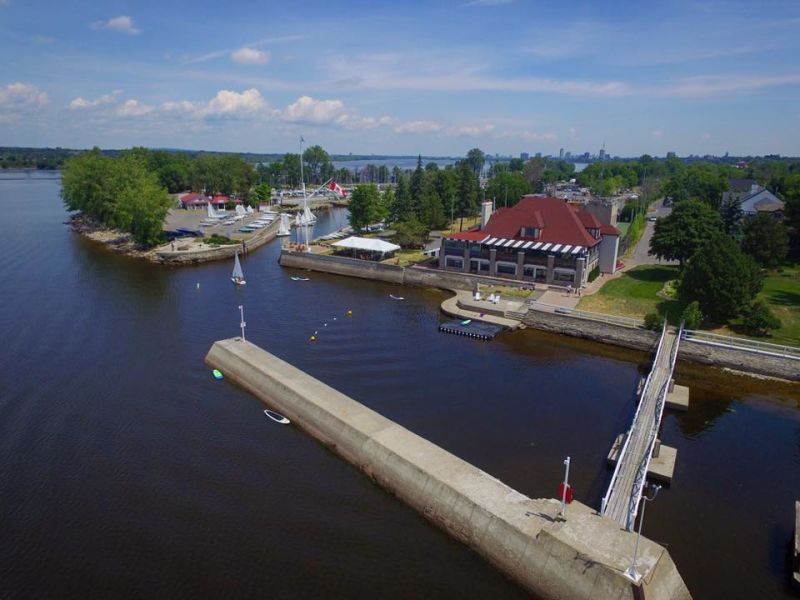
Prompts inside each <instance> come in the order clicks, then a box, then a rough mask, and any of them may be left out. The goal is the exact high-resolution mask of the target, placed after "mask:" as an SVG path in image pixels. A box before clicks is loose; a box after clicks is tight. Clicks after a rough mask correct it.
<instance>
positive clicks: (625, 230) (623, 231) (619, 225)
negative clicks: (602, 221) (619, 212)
mask: <svg viewBox="0 0 800 600" xmlns="http://www.w3.org/2000/svg"><path fill="white" fill-rule="evenodd" d="M615 227H616V228H617V229H619V236H620V238H624V237H625V234H626V233H628V229H630V227H631V224H630V223H617V224H616V225H615Z"/></svg>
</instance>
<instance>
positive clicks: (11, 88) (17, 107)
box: [0, 82, 50, 123]
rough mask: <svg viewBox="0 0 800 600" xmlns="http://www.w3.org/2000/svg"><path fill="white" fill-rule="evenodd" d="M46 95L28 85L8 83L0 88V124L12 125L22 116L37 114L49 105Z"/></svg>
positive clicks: (33, 86)
mask: <svg viewBox="0 0 800 600" xmlns="http://www.w3.org/2000/svg"><path fill="white" fill-rule="evenodd" d="M49 102H50V101H49V99H48V98H47V94H46V93H44V92H43V91H41V90H40V89H39V88H38V87H36V86H35V85H33V84H30V83H21V82H16V83H9V84H8V85H7V86H6V87H0V123H14V122H15V121H17V120H18V119H19V118H20V117H21V116H22V115H26V114H30V113H34V112H37V111H39V110H41V109H42V108H44V107H45V106H47V104H49Z"/></svg>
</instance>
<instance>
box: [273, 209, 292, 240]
mask: <svg viewBox="0 0 800 600" xmlns="http://www.w3.org/2000/svg"><path fill="white" fill-rule="evenodd" d="M291 233H292V231H291V224H290V223H289V215H288V213H281V224H280V226H279V227H278V233H276V234H275V235H277V236H286V235H291Z"/></svg>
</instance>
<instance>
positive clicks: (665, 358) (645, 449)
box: [601, 323, 683, 531]
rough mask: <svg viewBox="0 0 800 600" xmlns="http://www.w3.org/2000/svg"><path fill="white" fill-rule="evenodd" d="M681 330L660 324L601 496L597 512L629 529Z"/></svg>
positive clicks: (654, 441) (655, 443) (653, 446)
mask: <svg viewBox="0 0 800 600" xmlns="http://www.w3.org/2000/svg"><path fill="white" fill-rule="evenodd" d="M682 330H683V325H681V327H680V330H679V331H673V330H671V329H670V328H669V327H667V325H666V323H665V324H664V328H663V330H662V332H661V339H660V340H659V342H658V349H657V350H656V357H655V359H654V360H653V368H652V369H651V370H650V374H649V375H648V376H647V379H646V380H645V383H644V387H643V388H642V390H641V393H640V394H639V405H638V406H637V408H636V413H635V414H634V417H633V423H632V424H631V427H630V429H629V430H628V432H627V434H626V436H625V441H624V443H623V445H622V448H621V449H619V451H618V453H617V456H616V468H615V469H614V475H613V476H612V477H611V483H610V484H609V486H608V491H607V492H606V495H605V496H604V497H603V501H602V507H601V513H602V514H603V515H604V516H606V517H608V518H610V519H613V520H614V521H616V522H617V523H619V524H620V525H621V526H622V527H624V528H625V529H627V530H629V531H630V530H632V529H633V525H634V522H635V521H636V514H637V512H638V510H639V501H640V500H641V499H642V492H643V491H644V485H645V480H646V478H647V473H648V471H649V469H650V462H651V460H652V458H653V454H654V451H655V450H656V448H657V447H658V444H659V442H658V431H659V429H660V427H661V417H662V416H663V414H664V405H665V404H666V401H667V394H668V393H669V391H670V385H671V384H672V372H673V370H674V368H675V359H676V358H677V356H678V346H679V345H680V340H681V333H682Z"/></svg>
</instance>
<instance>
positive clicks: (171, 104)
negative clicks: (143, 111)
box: [161, 100, 201, 113]
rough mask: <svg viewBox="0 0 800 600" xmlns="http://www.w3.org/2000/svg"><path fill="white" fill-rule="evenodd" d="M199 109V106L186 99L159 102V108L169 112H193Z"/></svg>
mask: <svg viewBox="0 0 800 600" xmlns="http://www.w3.org/2000/svg"><path fill="white" fill-rule="evenodd" d="M200 109H201V106H200V105H198V104H197V103H195V102H189V101H188V100H178V101H167V102H163V103H162V104H161V110H162V111H164V112H171V113H193V112H195V111H198V110H200Z"/></svg>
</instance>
